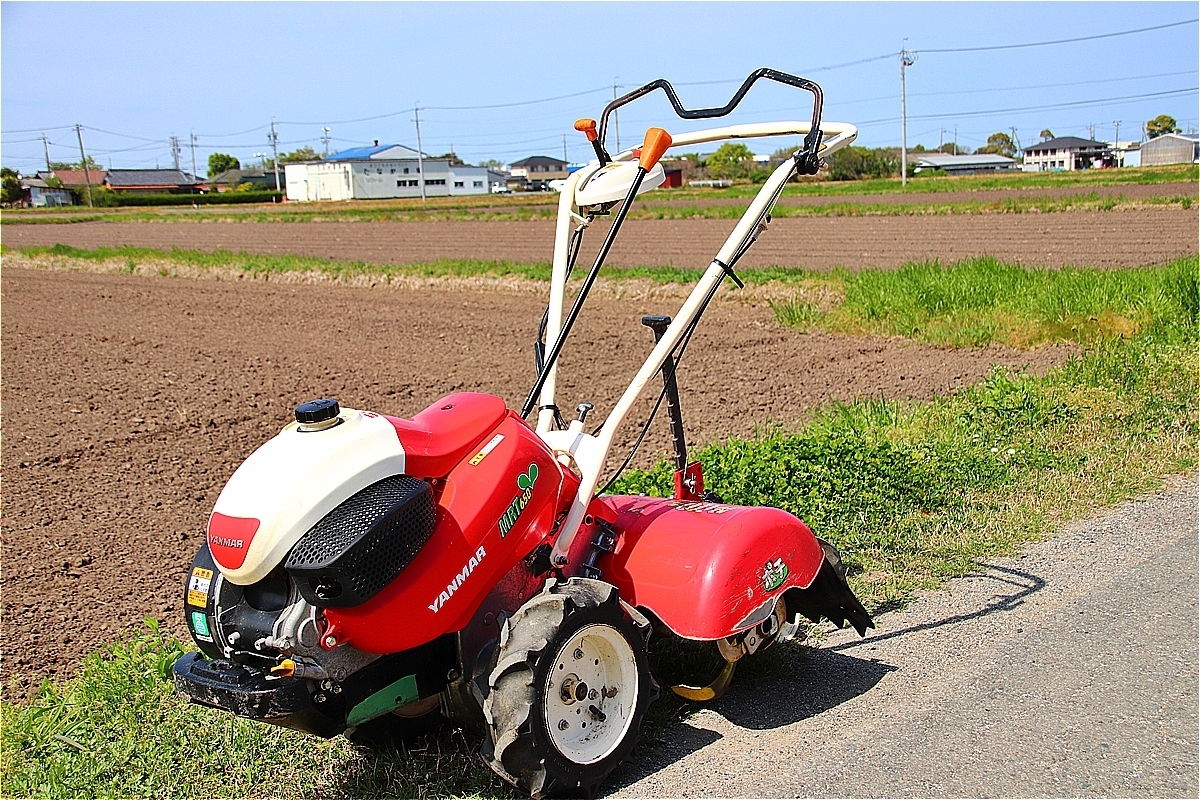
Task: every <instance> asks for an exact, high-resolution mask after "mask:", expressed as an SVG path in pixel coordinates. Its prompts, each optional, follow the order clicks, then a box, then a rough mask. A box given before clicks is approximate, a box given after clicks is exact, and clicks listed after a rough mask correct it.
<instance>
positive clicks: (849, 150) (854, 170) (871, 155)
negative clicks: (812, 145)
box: [828, 147, 900, 181]
mask: <svg viewBox="0 0 1200 800" xmlns="http://www.w3.org/2000/svg"><path fill="white" fill-rule="evenodd" d="M828 164H829V177H830V178H831V179H832V180H835V181H856V180H861V179H863V178H887V177H891V176H893V175H899V174H900V155H899V152H898V151H897V150H893V149H890V148H886V147H880V148H877V149H875V150H872V149H870V148H867V147H843V148H842V149H841V150H838V151H837V152H836V153H834V154H833V155H832V156H830V157H829V159H828Z"/></svg>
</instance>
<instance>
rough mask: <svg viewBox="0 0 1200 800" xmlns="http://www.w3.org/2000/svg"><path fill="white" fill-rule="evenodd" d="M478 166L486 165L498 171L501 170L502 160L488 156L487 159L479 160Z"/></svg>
mask: <svg viewBox="0 0 1200 800" xmlns="http://www.w3.org/2000/svg"><path fill="white" fill-rule="evenodd" d="M479 166H481V167H487V168H488V169H490V170H493V171H495V172H500V171H501V170H503V169H504V162H503V161H497V160H496V159H494V158H489V159H488V160H487V161H480V162H479Z"/></svg>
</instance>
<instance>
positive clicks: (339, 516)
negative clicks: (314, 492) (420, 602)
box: [284, 475, 437, 608]
mask: <svg viewBox="0 0 1200 800" xmlns="http://www.w3.org/2000/svg"><path fill="white" fill-rule="evenodd" d="M436 525H437V511H436V508H435V506H434V501H433V490H432V489H431V488H430V486H429V484H428V483H426V482H425V481H423V480H419V479H417V478H413V477H410V476H408V475H393V476H391V477H390V478H384V479H383V480H381V481H379V482H378V483H373V484H371V485H370V486H368V487H367V488H365V489H363V490H362V491H360V492H358V493H357V494H354V495H352V496H351V497H350V498H349V499H347V500H345V501H344V502H343V503H342V504H341V505H339V506H338V507H337V508H335V509H334V510H333V511H330V512H329V513H328V514H326V515H325V516H324V517H322V518H321V521H320V522H318V523H317V524H316V525H314V526H312V528H310V529H309V531H308V532H307V533H305V534H304V535H303V536H302V537H300V541H298V542H296V546H295V547H293V548H292V551H291V552H290V553H288V557H287V562H286V563H285V564H284V569H285V570H287V572H288V574H289V575H291V576H292V580H294V581H295V582H296V588H297V589H298V590H299V592H300V594H301V595H302V596H303V597H304V599H305V600H307V601H308V602H309V603H311V604H312V605H314V606H317V607H318V608H350V607H352V606H357V605H361V604H362V603H365V602H366V601H368V600H370V599H371V598H372V597H374V596H375V595H376V594H377V593H378V592H379V590H380V589H382V588H383V587H385V586H387V585H388V584H389V583H391V581H392V579H393V578H395V577H396V576H397V575H399V574H400V571H401V570H403V569H404V568H405V567H407V566H408V565H409V563H410V562H411V561H412V560H413V559H414V558H415V557H416V555H417V553H418V552H420V550H421V548H422V547H424V546H425V542H427V541H428V540H429V537H430V536H431V535H433V529H434V527H435V526H436Z"/></svg>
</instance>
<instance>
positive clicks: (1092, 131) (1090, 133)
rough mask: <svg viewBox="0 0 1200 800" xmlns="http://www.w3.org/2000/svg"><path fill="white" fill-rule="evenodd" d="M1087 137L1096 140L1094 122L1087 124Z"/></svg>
mask: <svg viewBox="0 0 1200 800" xmlns="http://www.w3.org/2000/svg"><path fill="white" fill-rule="evenodd" d="M1088 138H1089V139H1091V140H1092V141H1093V142H1094V141H1096V124H1095V123H1092V124H1091V125H1088Z"/></svg>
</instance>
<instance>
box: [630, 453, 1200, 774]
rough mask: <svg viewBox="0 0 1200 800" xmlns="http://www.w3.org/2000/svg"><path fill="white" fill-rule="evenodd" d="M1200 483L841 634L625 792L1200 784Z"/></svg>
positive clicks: (719, 714) (635, 769)
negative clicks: (867, 629) (866, 628)
mask: <svg viewBox="0 0 1200 800" xmlns="http://www.w3.org/2000/svg"><path fill="white" fill-rule="evenodd" d="M1197 547H1198V543H1197V484H1196V478H1195V476H1191V477H1188V478H1175V479H1173V480H1171V481H1169V482H1168V484H1167V486H1166V487H1165V488H1164V489H1163V490H1161V491H1159V492H1158V493H1156V494H1154V495H1148V496H1146V497H1143V498H1141V499H1139V500H1137V501H1134V502H1130V503H1126V504H1124V505H1122V506H1120V507H1118V508H1116V509H1114V510H1112V511H1109V512H1106V513H1104V514H1103V515H1102V516H1098V517H1096V518H1094V519H1091V520H1087V521H1084V522H1080V523H1076V524H1073V525H1071V526H1070V527H1068V528H1067V529H1065V530H1064V531H1062V532H1061V533H1060V534H1059V535H1058V536H1056V537H1055V538H1054V539H1051V540H1048V541H1046V542H1044V543H1041V544H1039V545H1036V546H1034V547H1030V548H1028V549H1027V550H1026V551H1025V553H1024V554H1023V555H1022V556H1019V557H1016V558H1009V559H1001V560H996V561H994V562H991V563H989V564H987V565H981V567H980V569H979V571H978V573H976V574H975V575H972V576H970V577H967V578H964V579H962V580H958V581H954V582H953V583H952V584H951V585H950V586H949V587H948V590H947V591H942V592H935V593H929V594H926V595H923V596H922V597H921V598H920V599H919V600H918V601H917V602H915V603H913V604H912V605H910V606H909V607H908V608H906V609H905V610H903V611H899V612H895V613H890V614H884V615H881V616H880V618H878V619H877V620H876V622H877V624H878V626H879V628H878V630H876V631H872V632H871V635H870V636H869V637H868V638H867V639H866V640H859V639H858V638H857V637H856V636H855V635H854V634H853V632H852V631H851V632H849V633H847V632H842V631H838V632H835V633H833V634H832V635H830V636H829V637H828V638H827V639H826V640H825V641H824V642H823V643H822V644H821V646H820V648H819V649H816V650H813V651H807V652H805V651H801V650H799V649H797V651H796V652H795V654H790V655H788V656H787V657H785V658H784V659H782V661H783V667H782V673H783V674H780V675H779V677H777V678H775V679H771V680H767V681H757V682H749V681H744V682H743V683H742V684H739V683H738V682H737V679H736V678H735V681H734V686H733V687H732V688H731V689H730V690H729V692H728V693H727V694H726V695H725V696H724V697H723V698H722V699H721V700H719V701H718V702H716V703H714V704H712V705H711V706H710V707H708V708H706V709H705V710H703V711H701V712H700V713H699V714H696V715H695V716H693V717H691V718H689V719H688V720H687V721H686V722H683V723H680V724H677V725H675V726H674V727H673V728H672V729H670V730H669V731H668V733H667V735H666V738H667V739H668V744H665V745H663V746H661V747H659V748H657V749H655V750H652V751H649V752H648V753H646V754H645V755H644V756H643V757H642V759H641V760H640V761H639V762H637V763H636V764H633V765H629V766H627V767H625V768H623V770H622V771H621V772H618V773H617V774H616V775H615V776H614V779H613V781H612V782H611V784H610V786H613V787H616V786H620V787H623V788H621V789H620V791H619V792H617V796H629V797H632V796H642V797H644V796H671V797H713V796H721V797H743V796H755V797H843V796H867V797H871V796H874V797H910V796H918V797H1013V796H1015V797H1041V796H1045V797H1062V796H1069V797H1143V796H1155V797H1196V796H1197V792H1198V787H1197V784H1198V779H1197V747H1198V745H1197V626H1198V623H1197Z"/></svg>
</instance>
